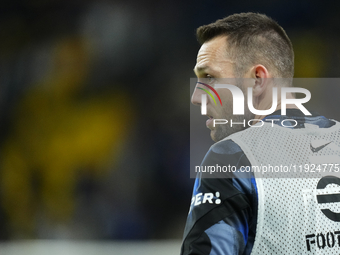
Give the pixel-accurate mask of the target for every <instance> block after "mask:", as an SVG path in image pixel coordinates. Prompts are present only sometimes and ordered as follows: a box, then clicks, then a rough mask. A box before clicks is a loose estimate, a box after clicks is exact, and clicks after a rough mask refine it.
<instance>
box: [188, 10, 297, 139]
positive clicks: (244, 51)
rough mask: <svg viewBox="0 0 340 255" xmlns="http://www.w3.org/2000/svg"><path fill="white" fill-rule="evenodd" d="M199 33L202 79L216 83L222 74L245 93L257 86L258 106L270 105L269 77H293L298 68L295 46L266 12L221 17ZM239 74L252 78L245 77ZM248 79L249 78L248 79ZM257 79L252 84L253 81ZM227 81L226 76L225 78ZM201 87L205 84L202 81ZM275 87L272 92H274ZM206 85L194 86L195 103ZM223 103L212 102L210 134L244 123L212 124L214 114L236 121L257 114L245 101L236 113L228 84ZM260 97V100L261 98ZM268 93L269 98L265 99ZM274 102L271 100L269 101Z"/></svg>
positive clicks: (221, 134) (227, 132) (215, 135)
mask: <svg viewBox="0 0 340 255" xmlns="http://www.w3.org/2000/svg"><path fill="white" fill-rule="evenodd" d="M197 39H198V41H199V42H200V43H201V44H202V46H201V48H200V50H199V52H198V56H197V63H196V66H195V69H194V71H195V73H196V75H197V77H198V78H199V80H200V79H201V80H202V79H203V78H207V79H208V80H206V79H204V81H203V80H202V82H207V83H210V82H211V83H212V84H211V85H212V86H213V83H216V81H217V79H219V80H220V78H233V79H234V83H233V84H234V85H237V86H239V87H240V88H241V89H242V90H243V92H244V94H246V90H247V87H249V86H252V87H253V98H254V100H253V101H254V102H255V103H254V107H255V106H257V107H258V108H257V109H258V110H260V108H263V107H265V108H266V107H268V104H269V103H270V102H269V101H270V98H271V94H270V93H271V88H270V86H269V85H268V82H267V81H266V80H268V79H267V78H289V79H287V80H290V79H291V78H292V77H293V74H294V52H293V48H292V44H291V42H290V40H289V38H288V36H287V35H286V33H285V31H284V30H283V28H281V27H280V26H279V25H278V24H277V23H276V22H275V21H274V20H272V19H271V18H269V17H267V16H266V15H263V14H256V13H240V14H234V15H231V16H228V17H226V18H224V19H220V20H217V21H216V22H214V23H211V24H209V25H205V26H201V27H199V28H198V29H197ZM238 78H247V79H244V80H243V81H242V79H238ZM245 80H247V81H246V82H245ZM252 81H253V84H250V85H249V82H250V83H252ZM220 83H223V82H220ZM197 87H200V85H199V84H198V86H197ZM269 90H270V93H269ZM202 93H203V92H202V90H200V89H195V91H194V94H193V96H192V102H193V103H194V104H197V105H200V104H201V95H202ZM218 93H219V95H220V97H221V99H222V103H223V107H221V106H220V105H217V106H216V105H214V104H213V103H212V102H211V100H208V102H207V115H208V116H209V117H210V121H208V122H207V126H208V127H209V128H210V129H211V137H212V139H213V140H214V141H219V140H221V139H223V138H224V137H226V136H228V135H230V134H232V133H234V132H237V131H240V130H242V129H244V127H243V126H242V125H235V126H234V127H232V128H231V127H230V126H229V125H218V126H216V127H213V125H212V121H211V120H212V119H213V118H214V119H230V118H232V117H233V118H232V119H233V121H234V122H236V121H243V119H246V120H249V119H252V118H253V117H254V115H253V114H251V113H250V111H249V110H248V109H247V107H245V109H246V113H245V115H244V116H232V95H231V93H230V91H228V90H226V89H220V90H219V91H218ZM260 99H261V100H260ZM264 99H265V100H264ZM268 108H270V105H269V107H268Z"/></svg>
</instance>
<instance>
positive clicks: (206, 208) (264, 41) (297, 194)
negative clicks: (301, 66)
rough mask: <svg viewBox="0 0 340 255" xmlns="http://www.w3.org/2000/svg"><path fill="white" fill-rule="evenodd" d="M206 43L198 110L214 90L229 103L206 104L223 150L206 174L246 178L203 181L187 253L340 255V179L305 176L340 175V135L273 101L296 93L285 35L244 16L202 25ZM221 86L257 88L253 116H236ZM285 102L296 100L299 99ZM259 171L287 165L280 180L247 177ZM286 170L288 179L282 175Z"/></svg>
mask: <svg viewBox="0 0 340 255" xmlns="http://www.w3.org/2000/svg"><path fill="white" fill-rule="evenodd" d="M197 37H198V40H199V42H200V43H201V44H202V46H201V48H200V50H199V52H198V55H197V63H196V66H195V68H194V71H195V73H196V76H197V77H198V82H197V85H196V88H195V91H194V93H193V95H192V103H193V104H195V105H198V106H201V105H202V104H204V103H205V102H202V98H203V97H202V95H203V94H206V90H205V89H208V88H210V89H211V88H212V89H214V87H215V86H216V90H215V91H216V95H217V94H218V95H219V97H220V99H221V104H215V103H214V101H213V99H212V97H206V115H207V116H208V118H209V119H208V121H207V127H208V128H209V129H210V130H211V138H212V139H213V140H214V141H215V142H217V143H215V144H214V145H213V146H212V147H211V148H210V150H209V151H208V153H207V154H206V156H205V158H204V159H203V162H202V164H201V167H207V166H220V167H223V166H229V167H230V166H232V167H234V168H235V169H237V171H229V172H228V173H227V174H223V175H222V177H223V178H220V177H221V175H213V177H215V178H206V177H211V176H209V174H207V173H203V171H202V172H200V173H198V176H197V178H196V181H195V185H194V190H193V198H192V202H191V207H190V211H189V215H188V219H187V224H186V227H185V231H184V238H183V245H182V249H181V254H185V255H188V254H200V255H208V254H210V255H222V254H224V255H226V254H339V253H340V223H339V222H340V213H339V212H340V206H339V203H338V201H340V200H339V197H338V195H339V193H340V190H339V186H340V179H339V178H338V177H336V176H334V174H328V175H331V176H324V175H326V174H324V173H323V174H321V175H320V176H319V175H312V176H309V175H308V176H306V171H302V167H303V166H306V167H307V166H308V167H309V166H312V165H314V166H315V165H316V166H317V167H320V165H321V164H323V165H324V170H325V172H326V173H329V172H332V171H331V170H330V168H331V167H333V166H335V165H337V168H336V169H338V168H339V164H336V163H340V160H339V159H340V149H339V145H340V142H339V138H338V137H340V128H339V124H338V122H336V121H333V120H328V119H326V118H325V117H323V116H319V115H317V114H315V113H313V114H310V113H309V112H308V111H304V109H305V108H304V107H303V106H301V105H299V104H290V105H287V111H286V114H282V115H281V110H280V109H281V103H282V102H281V101H283V99H282V100H281V97H280V96H278V98H277V100H274V99H273V98H275V97H273V91H274V87H276V88H277V89H279V90H280V89H283V87H291V85H292V77H293V73H294V53H293V48H292V44H291V42H290V40H289V38H288V36H287V35H286V33H285V31H284V30H283V29H282V28H281V27H280V26H279V25H278V24H277V23H276V22H275V21H274V20H272V19H271V18H269V17H267V16H266V15H262V14H256V13H241V14H234V15H231V16H228V17H226V18H224V19H221V20H217V21H216V22H214V23H212V24H209V25H205V26H202V27H199V28H198V29H197ZM217 84H232V85H235V86H236V87H237V88H239V89H240V90H241V91H243V93H244V94H245V95H246V94H247V91H248V89H249V88H250V90H249V91H250V94H248V96H250V97H251V98H252V105H253V108H254V109H256V110H254V109H252V111H251V110H250V109H249V108H248V107H244V108H245V109H244V110H245V111H244V115H234V116H233V100H232V93H231V90H229V89H222V88H217V87H218V86H217ZM212 89H211V90H212ZM287 91H293V90H287ZM274 94H275V93H274ZM279 94H280V93H279ZM286 98H287V99H294V97H293V95H292V94H291V93H286ZM294 100H297V99H294ZM291 102H293V101H291ZM296 102H297V101H296ZM222 105H223V106H222ZM274 111H275V112H274ZM254 112H255V113H256V114H254ZM267 112H271V114H266V113H267ZM307 112H308V113H307ZM306 115H309V116H306ZM221 119H223V120H225V119H228V120H230V119H232V120H230V121H231V122H232V121H233V122H234V125H218V124H217V123H218V121H219V120H221ZM249 121H250V122H249ZM246 123H253V124H254V125H253V126H252V127H248V126H247V125H246ZM247 127H248V128H247ZM333 161H334V162H333ZM260 165H261V169H262V170H263V169H264V166H266V167H267V168H269V169H271V168H272V169H273V168H274V167H281V170H279V171H281V172H280V173H281V175H280V174H277V173H273V172H272V173H268V174H267V175H264V173H263V172H264V171H262V172H261V173H260V174H259V173H256V171H255V173H254V172H253V171H245V169H252V168H253V167H255V168H256V167H257V168H259V166H260ZM262 166H263V168H262ZM288 166H290V167H291V168H290V169H289V168H288ZM294 166H295V172H293V170H291V169H292V167H293V169H294ZM296 167H301V169H300V170H301V171H299V169H298V171H296ZM277 169H279V168H277ZM282 169H284V170H287V171H288V173H286V172H285V173H284V174H283V175H282V173H283V170H282ZM304 170H305V169H304ZM338 170H339V169H338ZM292 172H293V173H292ZM333 172H334V171H333ZM335 172H336V171H335ZM289 174H290V175H289ZM308 174H310V173H308ZM265 177H268V178H265ZM282 177H284V178H282ZM293 177H294V178H293ZM306 177H309V178H306ZM310 177H313V178H310ZM330 187H331V188H330ZM329 188H330V189H331V190H329ZM329 193H331V194H330V195H327V194H329Z"/></svg>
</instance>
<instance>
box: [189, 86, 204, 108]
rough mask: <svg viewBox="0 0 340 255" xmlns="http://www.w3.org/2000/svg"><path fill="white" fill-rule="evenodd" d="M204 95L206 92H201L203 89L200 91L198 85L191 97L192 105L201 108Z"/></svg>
mask: <svg viewBox="0 0 340 255" xmlns="http://www.w3.org/2000/svg"><path fill="white" fill-rule="evenodd" d="M203 93H204V91H203V90H201V89H198V88H197V85H196V87H195V90H194V92H193V93H192V96H191V103H192V104H194V105H198V106H200V105H201V104H202V94H203Z"/></svg>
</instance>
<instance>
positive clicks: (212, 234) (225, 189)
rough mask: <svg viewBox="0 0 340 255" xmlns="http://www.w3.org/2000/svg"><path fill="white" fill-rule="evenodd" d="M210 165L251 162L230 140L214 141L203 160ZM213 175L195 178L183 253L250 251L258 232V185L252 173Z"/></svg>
mask: <svg viewBox="0 0 340 255" xmlns="http://www.w3.org/2000/svg"><path fill="white" fill-rule="evenodd" d="M207 166H221V167H222V166H225V169H227V168H229V169H231V168H232V166H234V167H235V168H233V169H237V170H239V169H241V167H246V166H250V162H249V160H248V159H247V157H246V155H245V154H244V153H243V151H242V150H241V148H240V147H239V146H238V145H237V144H236V143H234V142H233V141H231V140H224V141H221V142H219V143H216V144H214V145H213V146H212V147H211V148H210V150H209V151H208V153H207V154H206V156H205V158H204V159H203V161H202V164H201V169H206V168H204V167H207ZM223 174H224V175H223V176H221V175H214V174H213V175H211V174H210V173H208V172H200V173H199V174H198V175H197V178H196V180H195V185H194V189H193V195H192V199H191V205H190V211H189V214H188V218H187V223H186V226H185V230H184V237H183V244H182V248H181V254H182V255H189V254H190V255H194V254H195V255H222V254H223V255H229V254H250V252H251V248H252V245H253V243H254V238H255V231H256V213H257V197H256V184H255V181H254V177H253V175H252V174H251V173H240V171H235V172H227V173H223Z"/></svg>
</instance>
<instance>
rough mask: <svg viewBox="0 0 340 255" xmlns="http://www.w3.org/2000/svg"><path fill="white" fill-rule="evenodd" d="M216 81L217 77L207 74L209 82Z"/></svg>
mask: <svg viewBox="0 0 340 255" xmlns="http://www.w3.org/2000/svg"><path fill="white" fill-rule="evenodd" d="M214 81H215V78H214V77H212V76H210V75H207V82H208V83H209V84H212V83H214Z"/></svg>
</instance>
